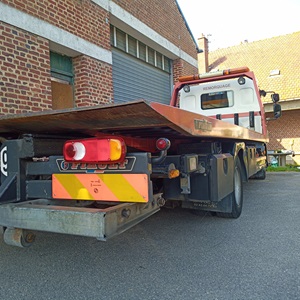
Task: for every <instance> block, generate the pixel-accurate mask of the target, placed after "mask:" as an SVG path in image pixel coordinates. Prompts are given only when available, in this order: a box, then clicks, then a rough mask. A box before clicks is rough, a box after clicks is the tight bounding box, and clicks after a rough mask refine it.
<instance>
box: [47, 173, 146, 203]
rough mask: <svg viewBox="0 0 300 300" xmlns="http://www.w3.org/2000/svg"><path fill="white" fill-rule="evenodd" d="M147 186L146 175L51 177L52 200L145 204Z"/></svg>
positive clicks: (60, 175) (72, 175)
mask: <svg viewBox="0 0 300 300" xmlns="http://www.w3.org/2000/svg"><path fill="white" fill-rule="evenodd" d="M148 185H149V183H148V177H147V175H146V174H53V175H52V197H53V198H58V199H75V200H97V201H118V202H148V200H149V193H148V188H149V187H148Z"/></svg>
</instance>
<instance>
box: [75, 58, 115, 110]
mask: <svg viewBox="0 0 300 300" xmlns="http://www.w3.org/2000/svg"><path fill="white" fill-rule="evenodd" d="M73 67H74V73H75V79H74V88H75V104H76V106H77V107H82V106H89V105H99V104H104V103H106V104H107V103H112V99H113V88H112V66H111V65H109V64H106V63H103V62H100V61H98V60H96V59H93V58H91V57H88V56H85V55H81V56H78V57H76V58H74V59H73Z"/></svg>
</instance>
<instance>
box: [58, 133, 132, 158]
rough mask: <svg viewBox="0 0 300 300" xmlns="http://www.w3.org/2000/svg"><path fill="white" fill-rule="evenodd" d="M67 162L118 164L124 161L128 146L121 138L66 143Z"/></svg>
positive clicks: (64, 149)
mask: <svg viewBox="0 0 300 300" xmlns="http://www.w3.org/2000/svg"><path fill="white" fill-rule="evenodd" d="M63 154H64V159H65V161H78V162H86V163H117V162H121V161H123V160H124V158H125V155H126V145H125V142H124V140H123V139H122V138H120V137H115V136H114V137H105V138H91V139H83V140H70V141H66V142H65V144H64V148H63Z"/></svg>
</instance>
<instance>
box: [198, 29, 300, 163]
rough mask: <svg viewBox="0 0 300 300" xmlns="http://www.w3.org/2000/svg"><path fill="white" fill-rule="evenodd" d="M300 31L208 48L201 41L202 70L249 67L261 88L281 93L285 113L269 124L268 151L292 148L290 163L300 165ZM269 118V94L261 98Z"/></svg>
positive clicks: (205, 41) (200, 62)
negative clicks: (224, 46) (233, 44)
mask: <svg viewBox="0 0 300 300" xmlns="http://www.w3.org/2000/svg"><path fill="white" fill-rule="evenodd" d="M299 44H300V32H294V33H291V34H287V35H282V36H277V37H273V38H269V39H265V40H260V41H256V42H251V43H248V42H247V41H245V42H243V43H241V44H240V45H237V46H233V47H228V48H223V49H218V50H215V51H212V52H209V51H208V41H207V39H206V38H205V37H201V38H200V39H199V40H198V45H199V48H201V49H203V50H204V51H203V53H200V54H198V60H199V73H205V72H209V71H214V70H222V69H228V68H234V67H241V66H247V67H249V68H250V70H251V71H253V72H254V74H255V75H256V79H257V82H258V85H259V88H260V89H262V90H265V91H274V92H276V93H279V94H280V104H281V107H282V116H281V118H279V119H277V120H270V121H268V123H267V126H268V133H269V139H270V142H269V144H268V149H269V150H279V149H280V150H293V151H294V152H295V156H294V157H287V163H297V164H300V47H299ZM262 100H263V102H264V108H265V112H266V115H267V118H272V116H273V114H272V109H273V103H272V101H271V97H270V94H267V96H266V97H265V98H262Z"/></svg>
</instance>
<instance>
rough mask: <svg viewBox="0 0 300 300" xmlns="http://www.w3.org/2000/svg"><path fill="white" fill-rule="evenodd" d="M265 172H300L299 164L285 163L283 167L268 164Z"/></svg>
mask: <svg viewBox="0 0 300 300" xmlns="http://www.w3.org/2000/svg"><path fill="white" fill-rule="evenodd" d="M267 172H300V166H296V165H286V166H285V167H279V166H278V167H273V166H269V167H268V168H267Z"/></svg>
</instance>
